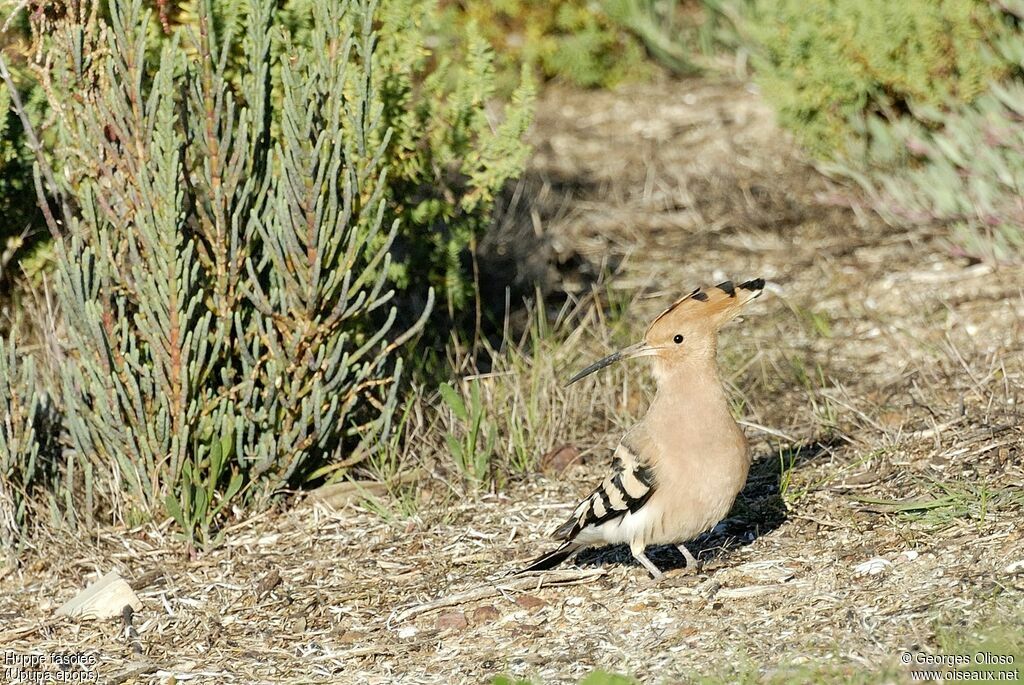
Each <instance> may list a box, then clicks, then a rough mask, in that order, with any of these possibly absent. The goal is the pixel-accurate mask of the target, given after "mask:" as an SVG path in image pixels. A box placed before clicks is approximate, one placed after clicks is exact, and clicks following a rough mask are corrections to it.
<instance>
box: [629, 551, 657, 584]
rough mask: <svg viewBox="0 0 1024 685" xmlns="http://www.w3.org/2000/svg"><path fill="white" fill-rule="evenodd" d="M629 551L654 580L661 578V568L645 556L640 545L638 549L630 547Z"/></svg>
mask: <svg viewBox="0 0 1024 685" xmlns="http://www.w3.org/2000/svg"><path fill="white" fill-rule="evenodd" d="M630 551H631V552H632V553H633V558H634V559H636V560H637V561H639V562H640V563H641V564H642V565H643V567H644V568H645V569H647V572H648V573H650V574H651V577H652V578H654V580H661V579H662V577H663V576H664V575H665V574H664V573H662V572H661V569H659V568H658V567H657V566H655V565H654V562H653V561H651V560H650V559H648V558H647V555H646V554H644V550H643V548H642V547H641V548H640V549H631V550H630Z"/></svg>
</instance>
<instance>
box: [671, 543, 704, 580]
mask: <svg viewBox="0 0 1024 685" xmlns="http://www.w3.org/2000/svg"><path fill="white" fill-rule="evenodd" d="M676 549H678V550H679V553H680V554H682V555H683V558H685V559H686V571H687V573H696V572H697V569H698V568H699V567H700V562H698V561H697V560H696V559H695V558H694V556H693V555H692V554H690V550H688V549H686V545H684V544H681V543H680V544H678V545H676Z"/></svg>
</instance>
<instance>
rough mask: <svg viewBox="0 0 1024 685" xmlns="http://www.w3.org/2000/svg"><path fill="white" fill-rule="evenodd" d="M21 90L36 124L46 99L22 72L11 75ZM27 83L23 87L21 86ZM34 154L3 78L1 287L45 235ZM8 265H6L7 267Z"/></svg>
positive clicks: (0, 106)
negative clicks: (7, 254) (7, 255)
mask: <svg viewBox="0 0 1024 685" xmlns="http://www.w3.org/2000/svg"><path fill="white" fill-rule="evenodd" d="M11 76H12V82H13V83H14V85H15V87H17V88H18V89H19V90H21V91H22V92H21V93H20V95H21V99H22V100H23V101H24V106H25V110H26V115H27V116H28V117H29V119H30V120H31V121H32V123H33V124H34V125H36V126H38V125H39V124H40V122H41V121H42V119H43V113H44V111H45V102H44V99H43V97H42V92H41V90H40V89H38V88H35V87H33V86H32V85H31V84H23V83H22V82H23V81H24V80H25V79H24V78H22V76H23V75H22V74H20V73H14V74H11ZM23 85H24V88H22V86H23ZM32 163H33V154H32V150H31V149H30V148H29V146H28V143H27V142H26V140H25V133H24V128H23V127H22V125H21V122H20V121H18V116H17V114H16V113H15V112H14V111H13V110H12V108H11V91H10V89H9V88H8V86H7V84H6V83H5V82H3V81H0V217H3V219H2V221H0V252H5V251H9V252H10V257H11V259H10V260H5V261H9V262H10V263H9V264H5V263H0V288H2V287H7V288H9V287H10V284H11V283H12V279H13V278H15V277H16V276H17V269H16V268H15V266H16V265H17V262H18V260H19V259H20V258H21V257H22V256H23V255H25V254H27V253H28V252H30V251H31V248H32V247H33V246H34V245H35V243H36V242H37V241H38V240H39V239H40V238H41V237H42V236H43V235H44V233H45V231H44V230H43V226H44V224H43V221H42V217H41V215H40V212H39V208H38V206H37V205H36V191H35V187H34V186H33V180H32ZM5 266H6V267H7V268H5Z"/></svg>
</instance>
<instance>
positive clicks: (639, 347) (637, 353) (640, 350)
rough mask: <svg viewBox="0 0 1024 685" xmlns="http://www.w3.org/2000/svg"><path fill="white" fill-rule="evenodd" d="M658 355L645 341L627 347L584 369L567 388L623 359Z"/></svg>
mask: <svg viewBox="0 0 1024 685" xmlns="http://www.w3.org/2000/svg"><path fill="white" fill-rule="evenodd" d="M656 353H657V348H656V347H651V346H650V345H648V344H647V343H646V342H645V341H643V340H641V341H640V342H638V343H636V344H635V345H630V346H629V347H625V348H623V349H621V350H619V351H618V352H613V353H612V354H609V355H608V356H607V357H605V358H604V359H601V360H598V361H596V362H594V363H593V364H591V365H590V366H588V367H587V368H585V369H583V370H582V371H580V372H579V373H578V374H576V375H575V376H573V377H572V378H570V379H569V382H568V383H566V384H565V385H566V387H568V386H570V385H572V384H573V383H575V382H576V381H578V380H580V379H581V378H586V377H587V376H589V375H590V374H592V373H594V372H595V371H600V370H601V369H603V368H604V367H606V366H611V365H612V364H614V363H615V362H617V361H621V360H623V359H631V358H633V357H646V356H649V355H652V354H656Z"/></svg>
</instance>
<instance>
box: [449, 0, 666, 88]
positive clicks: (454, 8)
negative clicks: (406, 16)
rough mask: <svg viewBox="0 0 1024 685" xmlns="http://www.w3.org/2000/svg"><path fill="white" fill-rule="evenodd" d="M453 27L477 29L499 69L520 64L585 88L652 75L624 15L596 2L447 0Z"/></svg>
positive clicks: (512, 69)
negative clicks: (495, 56)
mask: <svg viewBox="0 0 1024 685" xmlns="http://www.w3.org/2000/svg"><path fill="white" fill-rule="evenodd" d="M442 7H444V9H445V10H446V13H447V16H448V20H449V22H450V24H449V25H450V26H451V27H456V28H457V29H458V30H459V31H461V30H464V29H465V28H466V27H477V28H478V29H479V30H480V31H481V33H482V34H483V36H484V38H486V39H487V40H488V41H489V42H490V43H491V44H492V45H494V46H495V48H496V50H497V54H498V64H499V67H500V68H501V69H502V71H504V72H513V73H514V72H517V71H518V67H519V65H521V64H528V65H532V66H534V67H536V68H537V69H539V70H540V71H541V73H542V74H543V75H544V76H546V77H548V78H560V79H563V80H566V81H568V82H570V83H574V84H576V85H580V86H588V87H596V86H610V85H614V84H616V83H619V82H621V81H624V80H626V79H629V78H635V77H640V76H643V75H645V74H648V73H650V66H649V65H648V64H647V63H646V62H645V55H644V49H643V46H642V44H641V43H640V41H639V40H637V38H636V37H635V36H634V35H633V34H631V33H630V30H629V28H628V27H627V26H625V25H623V24H622V23H621V21H620V18H619V17H617V16H615V15H613V14H612V13H611V12H609V11H608V7H607V6H606V4H605V3H603V2H594V1H593V0H558V1H556V2H547V1H545V0H501V1H500V2H488V1H486V0H461V1H460V2H454V1H445V2H443V3H442Z"/></svg>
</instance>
